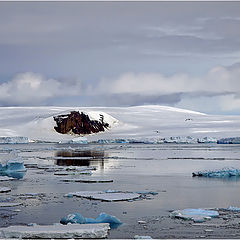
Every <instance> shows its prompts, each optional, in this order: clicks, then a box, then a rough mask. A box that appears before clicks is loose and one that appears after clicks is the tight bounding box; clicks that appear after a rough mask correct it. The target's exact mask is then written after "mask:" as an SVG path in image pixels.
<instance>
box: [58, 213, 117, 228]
mask: <svg viewBox="0 0 240 240" xmlns="http://www.w3.org/2000/svg"><path fill="white" fill-rule="evenodd" d="M60 223H62V224H68V223H79V224H89V223H109V224H110V228H116V227H118V226H119V225H120V224H122V222H121V221H120V220H119V219H118V218H116V217H115V216H111V215H109V214H106V213H100V214H99V216H98V217H97V218H95V219H94V218H85V217H83V216H82V215H81V214H80V213H72V214H68V215H67V216H66V217H63V218H62V219H61V220H60Z"/></svg>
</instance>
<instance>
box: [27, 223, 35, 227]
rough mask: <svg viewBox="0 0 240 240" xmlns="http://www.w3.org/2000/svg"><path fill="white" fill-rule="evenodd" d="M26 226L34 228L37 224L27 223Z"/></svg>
mask: <svg viewBox="0 0 240 240" xmlns="http://www.w3.org/2000/svg"><path fill="white" fill-rule="evenodd" d="M27 226H28V227H34V226H37V224H36V223H28V224H27Z"/></svg>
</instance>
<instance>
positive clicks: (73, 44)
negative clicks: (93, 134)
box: [0, 2, 240, 114]
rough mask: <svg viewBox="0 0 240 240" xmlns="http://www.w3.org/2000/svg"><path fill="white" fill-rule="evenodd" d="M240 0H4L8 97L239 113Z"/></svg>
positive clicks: (2, 63)
mask: <svg viewBox="0 0 240 240" xmlns="http://www.w3.org/2000/svg"><path fill="white" fill-rule="evenodd" d="M239 77H240V2H0V106H45V105H47V106H51V105H58V106H135V105H148V104H151V105H152V104H159V105H168V106H173V107H179V108H186V109H190V110H195V111H200V112H205V113H212V114H240V81H239Z"/></svg>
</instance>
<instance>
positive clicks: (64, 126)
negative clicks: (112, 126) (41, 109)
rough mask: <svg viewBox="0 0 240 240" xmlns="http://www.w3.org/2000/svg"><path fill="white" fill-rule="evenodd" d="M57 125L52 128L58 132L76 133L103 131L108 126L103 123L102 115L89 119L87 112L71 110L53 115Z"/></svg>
mask: <svg viewBox="0 0 240 240" xmlns="http://www.w3.org/2000/svg"><path fill="white" fill-rule="evenodd" d="M53 118H54V120H55V122H56V124H57V126H56V127H54V129H55V130H56V131H57V132H58V133H62V134H67V133H74V134H78V135H82V134H91V133H97V132H103V131H105V129H106V128H108V127H109V124H108V123H104V116H103V115H101V114H100V115H99V120H90V118H89V116H88V115H87V114H84V113H83V112H81V113H79V112H78V111H72V112H71V113H70V114H65V115H58V116H55V117H53Z"/></svg>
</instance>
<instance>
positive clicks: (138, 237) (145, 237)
mask: <svg viewBox="0 0 240 240" xmlns="http://www.w3.org/2000/svg"><path fill="white" fill-rule="evenodd" d="M134 239H152V237H150V236H139V235H135V236H134Z"/></svg>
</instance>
